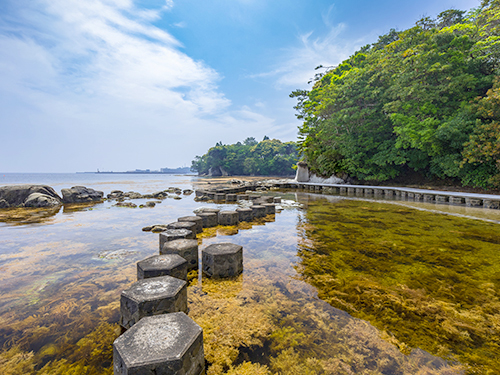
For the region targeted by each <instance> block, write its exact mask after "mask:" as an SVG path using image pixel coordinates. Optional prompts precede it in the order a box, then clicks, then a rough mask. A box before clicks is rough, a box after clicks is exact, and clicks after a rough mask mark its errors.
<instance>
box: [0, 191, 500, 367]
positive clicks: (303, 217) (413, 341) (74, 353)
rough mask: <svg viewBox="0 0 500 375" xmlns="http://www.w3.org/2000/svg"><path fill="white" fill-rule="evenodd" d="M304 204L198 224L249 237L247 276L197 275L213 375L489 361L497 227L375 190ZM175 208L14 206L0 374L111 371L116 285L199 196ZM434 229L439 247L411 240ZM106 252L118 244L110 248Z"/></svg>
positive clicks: (224, 238)
mask: <svg viewBox="0 0 500 375" xmlns="http://www.w3.org/2000/svg"><path fill="white" fill-rule="evenodd" d="M172 202H174V201H172ZM301 203H302V202H301ZM304 203H305V204H306V207H305V209H303V210H299V209H297V208H292V209H287V210H285V211H283V212H282V213H280V214H276V216H274V215H271V216H269V217H266V218H263V219H261V220H260V221H256V222H252V223H241V224H239V225H238V226H235V227H226V228H222V227H216V228H208V229H205V230H204V232H203V234H202V235H201V236H200V238H199V242H200V245H201V247H203V246H206V245H208V244H210V243H215V242H233V243H237V244H239V245H242V246H243V247H244V273H243V275H241V276H240V277H238V278H235V279H230V280H211V279H207V278H204V277H201V276H200V277H198V275H197V273H196V272H192V273H191V274H190V277H189V280H190V286H189V288H188V298H189V308H190V312H189V315H190V316H191V317H192V318H193V319H194V320H195V321H196V322H197V323H198V324H200V325H201V326H202V327H203V329H204V340H205V353H206V359H207V361H208V367H207V375H215V374H231V375H235V374H238V375H245V374H255V375H264V374H282V375H292V374H300V375H303V374H332V375H333V374H366V375H368V374H370V375H374V374H403V375H410V374H439V375H451V374H462V373H464V371H470V373H485V374H486V373H488V371H489V370H491V369H493V370H494V369H496V367H495V366H494V365H495V363H496V358H494V357H495V356H497V357H498V353H499V352H498V350H497V349H496V346H495V345H496V344H497V343H496V341H495V340H496V338H495V337H494V336H497V333H498V327H499V325H500V324H499V323H498V315H497V314H498V312H497V310H496V309H497V303H498V296H497V290H498V279H500V278H499V277H498V275H499V274H498V270H497V269H496V267H497V264H498V259H497V258H496V257H495V256H494V254H491V253H494V252H495V249H496V250H498V242H497V240H498V238H497V236H496V235H495V230H496V228H498V226H496V225H493V224H488V223H481V222H475V221H472V220H466V219H462V218H456V217H447V216H443V215H436V214H430V213H427V212H419V211H415V210H413V209H410V208H403V207H397V206H391V205H380V204H378V203H371V202H356V201H349V202H348V201H340V202H338V203H335V204H332V203H328V202H324V201H323V200H320V201H318V202H309V203H308V202H304ZM175 204H177V203H175ZM182 205H183V206H178V207H177V206H174V205H170V206H169V205H166V204H163V205H159V206H158V207H156V208H155V209H154V210H148V212H146V211H145V210H135V211H134V210H130V211H127V213H126V214H124V211H123V210H118V209H113V208H110V207H109V202H105V203H103V204H102V205H97V206H96V207H95V209H94V210H92V211H89V210H88V209H87V210H83V211H71V212H69V211H68V212H67V215H66V216H61V215H64V212H55V213H52V212H51V213H50V214H49V215H47V216H44V215H45V213H44V214H43V215H41V217H42V219H39V218H35V220H31V219H30V218H29V217H24V216H23V215H22V214H21V213H20V212H19V213H15V214H14V213H13V215H12V216H13V217H11V221H10V222H9V220H6V222H9V224H8V225H9V226H8V227H6V226H3V227H0V245H2V246H3V248H4V249H6V250H5V251H4V252H2V254H0V267H1V268H0V269H1V270H2V274H1V275H0V281H1V284H0V285H1V287H0V292H1V297H0V321H1V322H2V325H1V328H0V337H1V344H2V345H3V349H2V351H1V352H0V372H1V373H2V374H28V373H30V374H31V373H32V374H37V375H41V374H44V375H45V374H111V373H112V371H113V370H112V363H111V362H112V342H113V340H114V339H115V338H116V337H117V335H118V334H119V327H118V325H117V324H116V323H117V321H118V314H119V294H120V292H121V290H123V289H126V288H127V287H128V286H129V285H130V283H132V282H133V281H134V279H135V262H136V261H138V260H141V259H144V258H145V257H147V256H150V255H153V254H155V253H157V252H158V240H157V235H152V234H150V233H143V232H142V231H141V228H142V227H143V226H144V224H145V223H146V224H147V223H148V222H166V223H167V222H171V221H174V220H175V219H176V217H179V216H183V215H186V214H187V213H188V212H191V211H192V210H193V209H195V208H196V205H198V203H195V202H190V200H187V199H186V200H183V201H182ZM398 210H399V211H398ZM41 212H42V211H41ZM52 214H53V216H50V215H52ZM28 216H29V215H28ZM332 217H333V218H336V219H332ZM403 219H405V220H403ZM44 220H45V221H44ZM32 223H35V224H32ZM131 228H137V230H136V232H133V231H131ZM2 231H3V232H2ZM5 231H8V232H5ZM435 237H438V240H439V241H440V242H439V244H437V245H429V246H427V247H426V248H425V249H420V248H419V247H418V246H416V245H415V243H421V242H422V243H423V242H427V243H429V244H431V243H432V240H433V239H435ZM349 242H351V246H349ZM339 244H340V245H339ZM446 244H451V245H450V246H448V248H447V247H443V246H445V245H446ZM478 244H483V245H484V246H483V247H481V246H479V245H478ZM337 245H338V246H337ZM488 246H495V248H494V249H490V248H489V247H488ZM297 249H298V250H299V251H298V252H297ZM336 249H340V250H341V251H342V253H340V252H336V251H337V250H336ZM441 249H444V250H441ZM122 250H123V251H122ZM340 250H339V251H340ZM103 251H122V252H123V253H124V254H125V255H124V257H118V258H113V259H101V258H99V257H98V256H97V255H98V254H101V253H102V252H103ZM476 254H478V255H477V256H476ZM351 258H354V259H351ZM432 259H433V260H432ZM294 266H295V267H296V269H294ZM469 279H472V281H470V280H469ZM450 280H452V281H453V283H452V285H450ZM304 281H306V282H304ZM311 285H312V286H311ZM468 288H472V289H473V290H469V289H468ZM474 288H476V289H474ZM316 293H318V294H319V296H320V297H321V298H322V299H318V298H317V294H316ZM457 294H458V295H459V296H457ZM325 301H326V302H325ZM327 302H328V303H327ZM332 306H333V307H332ZM340 309H343V310H345V311H348V312H349V313H350V314H352V315H353V316H355V317H353V316H351V315H349V314H347V313H345V312H344V311H342V310H340ZM402 314H405V315H402ZM386 316H387V318H386ZM358 317H359V318H363V319H366V321H364V320H360V319H357V318H358ZM418 319H420V320H418ZM495 319H496V320H495ZM406 320H410V322H409V323H407V322H406ZM370 323H371V324H370ZM420 324H421V325H422V327H421V328H419V325H420ZM374 326H375V327H377V328H379V329H377V328H375V327H374ZM436 327H437V328H436ZM488 332H490V335H489V336H488ZM466 333H468V336H467V334H466ZM441 335H444V336H441ZM450 338H451V339H450ZM450 342H451V343H450ZM471 343H472V344H471ZM474 345H475V346H474ZM422 349H423V350H422ZM424 350H425V351H424ZM426 351H428V352H430V353H432V354H434V355H437V356H440V357H441V358H444V359H441V358H438V357H436V356H433V355H430V354H429V353H427V352H426ZM492 355H493V357H491V356H492ZM490 357H491V358H490ZM447 360H449V361H447ZM459 362H460V363H459ZM461 363H462V364H461ZM463 364H465V365H463Z"/></svg>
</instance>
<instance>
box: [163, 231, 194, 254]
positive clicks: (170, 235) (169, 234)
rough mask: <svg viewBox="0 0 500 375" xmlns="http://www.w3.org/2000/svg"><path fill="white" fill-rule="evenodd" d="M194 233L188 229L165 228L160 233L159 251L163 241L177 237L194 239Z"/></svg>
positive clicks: (176, 238) (177, 238)
mask: <svg viewBox="0 0 500 375" xmlns="http://www.w3.org/2000/svg"><path fill="white" fill-rule="evenodd" d="M195 238H196V234H194V232H193V231H191V230H188V229H167V230H166V231H164V232H162V233H160V251H161V249H163V245H165V242H169V241H173V240H179V239H195Z"/></svg>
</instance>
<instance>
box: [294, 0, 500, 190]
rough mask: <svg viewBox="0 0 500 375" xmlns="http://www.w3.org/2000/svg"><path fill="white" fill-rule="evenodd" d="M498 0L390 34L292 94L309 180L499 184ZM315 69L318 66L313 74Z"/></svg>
mask: <svg viewBox="0 0 500 375" xmlns="http://www.w3.org/2000/svg"><path fill="white" fill-rule="evenodd" d="M499 30H500V0H484V1H483V2H482V5H481V6H480V7H479V8H477V9H473V10H471V11H470V12H468V13H465V12H463V11H459V10H454V9H451V10H447V11H444V12H442V13H440V14H439V15H438V17H437V19H435V20H433V19H430V18H428V17H426V18H423V19H421V20H420V21H418V22H417V23H416V26H415V27H413V28H410V29H408V30H404V31H396V30H391V31H390V32H389V33H388V34H386V35H383V36H381V37H379V40H378V41H377V42H376V43H374V44H372V45H368V46H365V47H363V48H362V49H361V50H360V51H358V52H356V53H355V54H354V55H353V56H351V57H350V58H349V59H348V60H346V61H344V62H342V63H341V64H340V65H339V66H337V67H334V68H328V69H326V71H325V72H324V73H319V74H317V75H316V77H315V83H314V86H313V87H312V89H311V90H310V91H306V90H297V91H295V92H293V93H292V94H291V96H292V97H296V98H297V99H298V104H297V106H296V107H295V108H296V109H297V110H298V113H299V114H298V117H299V118H300V119H303V120H304V122H303V124H302V125H301V126H300V127H299V142H298V149H299V152H300V153H301V155H302V157H303V158H304V160H306V161H307V162H308V164H309V166H310V168H311V169H312V170H313V171H314V172H316V173H317V174H320V175H323V176H329V175H332V174H337V175H349V176H351V177H354V178H356V179H358V180H361V181H363V180H364V181H368V180H375V181H384V180H389V179H393V178H396V177H397V176H405V174H407V173H409V172H412V171H418V172H419V173H421V174H423V175H425V176H427V177H430V178H452V179H456V180H459V181H461V182H462V183H463V184H465V185H473V186H482V187H492V186H499V183H500V109H499V106H498V105H499V104H500V80H499V78H498V76H499V68H500V66H499V64H500V60H499V57H500V36H499V35H500V34H499ZM318 68H322V67H318Z"/></svg>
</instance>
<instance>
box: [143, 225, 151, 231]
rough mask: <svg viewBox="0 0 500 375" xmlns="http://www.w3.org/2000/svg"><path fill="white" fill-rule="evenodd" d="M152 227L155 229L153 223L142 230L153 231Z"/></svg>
mask: <svg viewBox="0 0 500 375" xmlns="http://www.w3.org/2000/svg"><path fill="white" fill-rule="evenodd" d="M151 229H153V226H152V225H150V226H147V227H144V228H142V231H143V232H151Z"/></svg>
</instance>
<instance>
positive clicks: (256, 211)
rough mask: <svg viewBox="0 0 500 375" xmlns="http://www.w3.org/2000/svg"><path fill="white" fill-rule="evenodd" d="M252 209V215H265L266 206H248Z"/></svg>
mask: <svg viewBox="0 0 500 375" xmlns="http://www.w3.org/2000/svg"><path fill="white" fill-rule="evenodd" d="M250 208H251V209H252V215H253V217H257V218H259V217H264V216H266V207H264V206H261V205H253V206H252V207H250Z"/></svg>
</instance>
